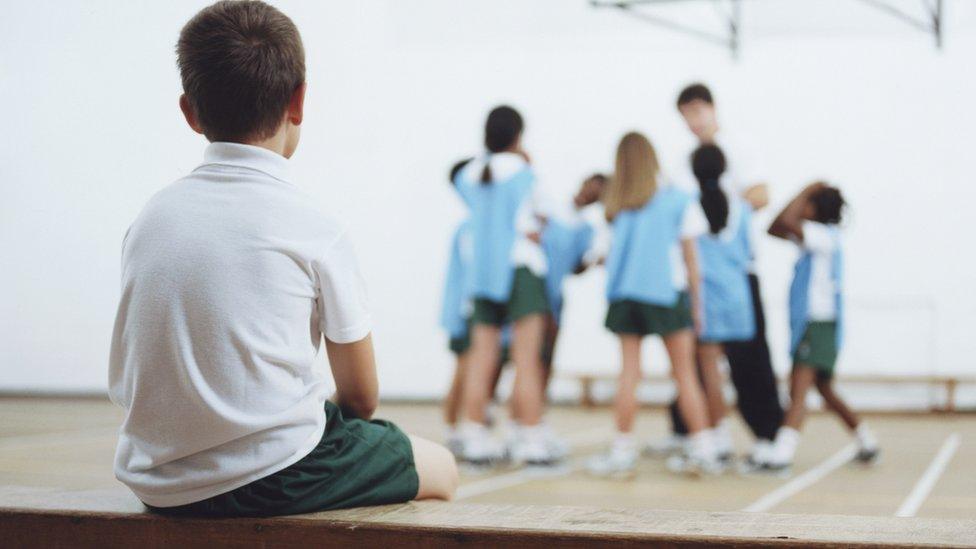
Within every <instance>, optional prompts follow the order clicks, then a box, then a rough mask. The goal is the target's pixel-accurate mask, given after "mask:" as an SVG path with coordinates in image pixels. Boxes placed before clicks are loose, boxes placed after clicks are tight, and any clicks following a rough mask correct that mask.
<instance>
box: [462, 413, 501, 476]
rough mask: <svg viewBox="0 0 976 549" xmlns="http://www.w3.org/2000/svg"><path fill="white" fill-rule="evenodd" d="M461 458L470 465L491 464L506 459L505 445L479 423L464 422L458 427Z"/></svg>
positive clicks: (496, 463)
mask: <svg viewBox="0 0 976 549" xmlns="http://www.w3.org/2000/svg"><path fill="white" fill-rule="evenodd" d="M460 435H461V441H462V448H461V460H462V461H464V462H466V463H470V464H472V465H479V466H492V465H498V464H500V463H503V462H505V461H507V459H508V452H507V451H506V450H505V446H504V445H503V444H502V443H500V442H499V441H498V440H496V439H495V438H494V437H492V436H491V433H490V432H489V431H488V428H487V427H485V426H484V425H481V424H479V423H466V424H464V425H462V426H461V429H460Z"/></svg>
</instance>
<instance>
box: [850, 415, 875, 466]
mask: <svg viewBox="0 0 976 549" xmlns="http://www.w3.org/2000/svg"><path fill="white" fill-rule="evenodd" d="M854 438H855V439H856V441H857V454H856V455H855V456H854V460H855V461H857V462H858V463H863V464H865V465H874V464H875V463H877V462H878V459H879V456H880V454H881V448H880V447H879V446H878V439H877V438H876V437H875V436H874V433H872V432H871V430H870V429H868V426H867V425H866V424H864V423H862V424H860V425H858V426H857V430H855V432H854Z"/></svg>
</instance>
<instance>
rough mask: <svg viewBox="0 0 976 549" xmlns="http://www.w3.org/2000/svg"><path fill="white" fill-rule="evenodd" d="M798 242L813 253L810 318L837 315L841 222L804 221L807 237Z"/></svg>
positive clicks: (804, 233)
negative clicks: (836, 260) (836, 255)
mask: <svg viewBox="0 0 976 549" xmlns="http://www.w3.org/2000/svg"><path fill="white" fill-rule="evenodd" d="M797 244H798V245H799V246H800V247H801V248H802V249H804V250H808V251H809V252H810V253H811V254H812V256H813V259H812V265H811V266H810V287H809V288H808V289H807V318H809V319H810V320H814V321H832V320H836V319H837V290H838V288H837V284H836V283H835V281H834V277H833V271H834V252H835V251H837V248H839V247H840V230H839V229H838V228H837V226H836V225H835V226H830V225H825V224H823V223H817V222H814V221H804V222H803V240H800V241H798V242H797Z"/></svg>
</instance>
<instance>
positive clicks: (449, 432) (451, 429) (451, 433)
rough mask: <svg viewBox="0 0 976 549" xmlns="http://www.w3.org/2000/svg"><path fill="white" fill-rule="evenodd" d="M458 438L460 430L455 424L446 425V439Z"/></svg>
mask: <svg viewBox="0 0 976 549" xmlns="http://www.w3.org/2000/svg"><path fill="white" fill-rule="evenodd" d="M456 438H458V430H457V428H456V427H455V426H454V425H448V426H446V427H444V439H446V440H454V439H456Z"/></svg>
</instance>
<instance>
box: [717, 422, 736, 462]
mask: <svg viewBox="0 0 976 549" xmlns="http://www.w3.org/2000/svg"><path fill="white" fill-rule="evenodd" d="M712 440H713V442H714V444H715V451H716V452H718V453H719V454H731V453H733V452H734V451H735V445H734V444H733V443H732V430H731V429H730V428H729V421H728V420H727V419H722V421H719V422H718V425H716V426H715V427H712Z"/></svg>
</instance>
